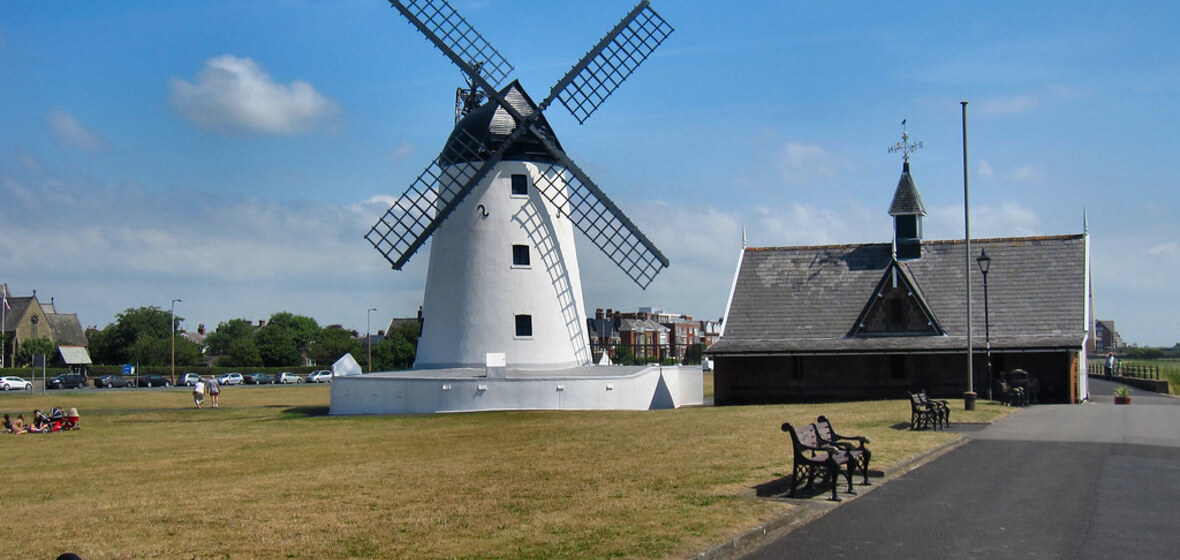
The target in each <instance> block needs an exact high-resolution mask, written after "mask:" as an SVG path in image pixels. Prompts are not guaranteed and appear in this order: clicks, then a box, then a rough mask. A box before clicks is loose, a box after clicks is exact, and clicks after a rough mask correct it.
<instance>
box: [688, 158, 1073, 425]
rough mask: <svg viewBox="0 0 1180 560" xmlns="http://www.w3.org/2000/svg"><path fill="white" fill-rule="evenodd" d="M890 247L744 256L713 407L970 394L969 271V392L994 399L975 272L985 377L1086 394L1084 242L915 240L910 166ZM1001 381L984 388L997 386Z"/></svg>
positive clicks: (1055, 396) (721, 343) (1052, 395)
mask: <svg viewBox="0 0 1180 560" xmlns="http://www.w3.org/2000/svg"><path fill="white" fill-rule="evenodd" d="M890 214H891V215H892V216H893V217H894V225H895V238H894V241H893V243H869V244H856V245H830V246H809V247H761V248H755V247H749V248H744V249H743V251H742V255H741V258H740V260H739V262H738V270H737V272H736V278H735V280H734V284H733V292H732V293H731V295H730V301H729V304H728V306H727V309H726V316H725V321H724V323H723V332H722V335H721V338H720V340H718V341H717V342H716V343H715V344H713V346H712V347H710V348H709V350H707V354H709V355H711V356H712V357H713V359H714V368H715V373H714V384H715V401H716V403H717V404H719V405H727V404H753V403H777V402H798V401H816V400H848V399H897V398H904V397H905V392H906V391H907V390H919V389H926V390H927V391H929V392H930V393H931V394H933V395H936V396H938V397H944V398H946V397H961V396H962V395H963V393H964V392H966V390H967V356H966V352H967V317H966V314H967V309H966V308H967V305H966V302H967V295H966V294H967V288H966V281H965V275H966V274H967V272H966V270H965V268H966V265H967V262H968V259H970V266H971V272H970V275H971V300H972V305H971V313H972V342H973V347H974V349H975V352H976V354H975V357H974V360H973V362H972V367H973V370H974V372H973V373H974V389H975V391H976V392H977V393H979V395H980V397H981V398H986V397H987V395H988V392H987V388H988V385H989V380H988V369H987V360H986V352H985V350H986V336H985V335H986V334H987V333H985V325H984V319H985V317H984V312H985V310H984V290H983V277H982V274H981V273H980V271H979V269H978V268H976V263H975V258H976V257H977V256H978V255H979V251H980V250H985V251H987V254H988V255H989V256H990V257H991V268H990V271H989V274H988V300H989V306H988V307H989V308H990V313H989V314H988V315H989V318H990V329H988V330H989V331H990V339H991V347H992V362H993V371H994V373H995V374H996V376H997V377H998V375H999V373H1000V372H1001V371H1005V372H1006V371H1011V370H1014V369H1023V370H1025V371H1027V372H1029V373H1030V377H1031V378H1032V379H1035V380H1036V382H1037V383H1038V384H1039V391H1038V392H1039V397H1040V400H1041V402H1058V403H1071V402H1079V401H1080V400H1081V399H1083V398H1085V396H1086V394H1087V388H1086V382H1085V376H1084V371H1085V367H1084V364H1085V358H1086V356H1085V348H1086V342H1087V337H1088V331H1087V329H1088V327H1087V320H1088V313H1089V308H1088V306H1087V302H1088V291H1087V290H1088V286H1089V283H1088V277H1089V238H1088V235H1087V234H1085V233H1083V234H1077V235H1058V236H1042V237H1010V238H1000V239H980V240H974V239H973V240H971V252H972V254H971V255H970V256H968V255H967V254H966V253H965V251H966V243H965V242H964V241H963V240H948V241H923V240H922V229H921V218H922V216H923V215H924V214H925V208H924V207H923V205H922V201H921V196H920V195H919V194H918V191H917V188H916V186H915V185H914V182H913V179H912V177H911V176H910V174H909V164H908V162H907V163H906V165H905V167H904V168H903V171H902V178H901V181H899V183H898V189H897V192H896V194H895V196H894V199H893V204H892V205H891V207H890ZM996 381H997V380H996V379H993V380H992V385H993V387H994V386H995V382H996Z"/></svg>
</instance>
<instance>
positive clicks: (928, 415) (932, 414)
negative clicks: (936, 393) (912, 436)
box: [906, 391, 949, 430]
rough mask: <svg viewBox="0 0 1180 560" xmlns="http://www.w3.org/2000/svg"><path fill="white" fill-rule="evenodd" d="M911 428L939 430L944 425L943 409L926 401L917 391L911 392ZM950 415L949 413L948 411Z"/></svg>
mask: <svg viewBox="0 0 1180 560" xmlns="http://www.w3.org/2000/svg"><path fill="white" fill-rule="evenodd" d="M906 393H907V394H909V396H910V429H911V430H921V429H925V428H930V429H933V430H937V429H939V428H941V427H942V419H943V415H942V411H941V410H939V409H938V407H936V406H934V405H933V404H930V403H928V402H924V401H923V400H922V397H921V396H919V395H918V394H917V393H910V392H909V391H906ZM948 416H949V413H948Z"/></svg>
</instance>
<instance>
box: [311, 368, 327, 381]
mask: <svg viewBox="0 0 1180 560" xmlns="http://www.w3.org/2000/svg"><path fill="white" fill-rule="evenodd" d="M307 382H308V383H331V382H332V372H331V371H329V370H326V369H317V370H315V371H313V372H311V373H309V374H307Z"/></svg>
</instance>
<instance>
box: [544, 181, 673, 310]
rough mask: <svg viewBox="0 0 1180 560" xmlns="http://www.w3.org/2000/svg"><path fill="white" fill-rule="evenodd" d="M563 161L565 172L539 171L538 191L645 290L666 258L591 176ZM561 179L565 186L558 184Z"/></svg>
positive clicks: (665, 261)
mask: <svg viewBox="0 0 1180 560" xmlns="http://www.w3.org/2000/svg"><path fill="white" fill-rule="evenodd" d="M564 163H566V164H568V165H569V167H567V168H566V171H567V173H542V174H541V176H540V177H539V178H538V179H537V182H536V186H537V190H539V191H540V192H541V194H543V195H544V196H545V198H547V199H549V202H551V203H553V205H554V206H556V207H557V208H559V209H560V211H561V212H562V213H563V214H565V215H568V216H569V217H570V220H571V221H572V222H573V224H574V226H575V227H577V228H578V230H579V231H581V232H582V233H583V234H585V235H586V237H587V238H588V239H590V242H591V243H594V245H595V246H596V247H598V248H599V249H601V250H602V252H603V253H605V254H606V256H607V257H608V258H610V260H611V261H612V262H614V263H615V264H616V265H617V266H618V267H619V268H620V269H622V271H623V272H624V273H625V274H626V275H627V276H628V277H630V278H631V280H634V281H635V283H636V284H639V287H641V288H643V289H647V286H648V285H649V284H651V282H652V280H654V279H655V277H656V275H658V274H659V273H660V271H661V270H663V269H665V268H667V267H668V258H667V257H665V256H664V254H663V253H661V252H660V250H659V249H657V248H656V246H655V244H654V243H652V242H651V240H649V239H648V238H647V236H645V235H643V232H641V231H639V228H638V227H636V226H635V224H634V223H632V222H631V220H630V218H628V217H627V215H626V214H624V213H623V211H622V210H620V209H619V207H618V206H615V203H614V202H613V201H611V199H610V198H608V197H607V196H606V194H605V193H603V192H602V190H601V189H599V188H598V185H596V184H594V181H592V180H590V177H588V176H587V175H586V174H585V173H584V172H582V170H581V169H579V168H578V167H577V166H576V165H574V164H573V162H572V161H568V159H567V161H565V162H564ZM562 180H564V181H565V185H561V184H558V181H562ZM563 187H564V188H563Z"/></svg>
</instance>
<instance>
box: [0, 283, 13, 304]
mask: <svg viewBox="0 0 1180 560" xmlns="http://www.w3.org/2000/svg"><path fill="white" fill-rule="evenodd" d="M0 292H3V293H4V309H12V308H11V307H9V306H8V286H3V287H0Z"/></svg>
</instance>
